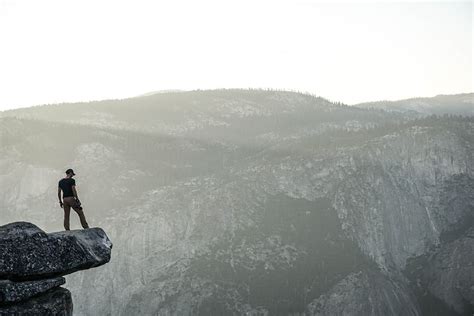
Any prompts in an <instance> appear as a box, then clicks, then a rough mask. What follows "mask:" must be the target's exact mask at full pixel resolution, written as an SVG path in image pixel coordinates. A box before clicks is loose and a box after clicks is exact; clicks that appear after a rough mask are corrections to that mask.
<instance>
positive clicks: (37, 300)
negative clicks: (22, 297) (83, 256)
mask: <svg viewBox="0 0 474 316" xmlns="http://www.w3.org/2000/svg"><path fill="white" fill-rule="evenodd" d="M72 311H73V305H72V299H71V292H69V291H68V290H67V289H64V288H61V287H59V288H55V289H52V290H50V291H48V292H46V293H44V294H42V295H39V296H36V297H34V298H31V299H29V300H27V301H25V302H21V303H18V304H14V305H7V306H0V316H7V315H8V316H11V315H28V316H36V315H38V316H43V315H57V316H70V315H72Z"/></svg>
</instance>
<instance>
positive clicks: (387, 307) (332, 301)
mask: <svg viewBox="0 0 474 316" xmlns="http://www.w3.org/2000/svg"><path fill="white" fill-rule="evenodd" d="M306 314H307V315H318V316H325V315H327V316H332V315H353V316H355V315H361V316H369V315H373V316H377V315H394V316H395V315H421V313H420V310H419V307H418V304H417V303H416V301H415V300H414V299H413V295H412V294H411V293H410V290H409V288H408V286H406V285H405V284H404V282H403V280H398V281H395V280H393V279H391V278H390V277H388V276H386V275H383V274H382V273H380V272H377V271H360V272H358V273H352V274H350V275H348V276H347V277H346V278H344V279H343V280H342V281H340V282H339V283H337V284H336V285H335V286H334V287H333V288H332V289H331V290H329V292H328V293H326V294H324V295H321V296H320V297H319V298H317V299H315V300H314V301H313V302H311V303H310V304H309V305H308V308H307V312H306Z"/></svg>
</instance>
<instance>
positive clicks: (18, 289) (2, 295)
mask: <svg viewBox="0 0 474 316" xmlns="http://www.w3.org/2000/svg"><path fill="white" fill-rule="evenodd" d="M64 283H66V280H65V279H64V278H63V277H57V278H53V279H44V280H35V281H20V282H14V281H10V280H0V305H2V304H5V303H14V302H18V301H23V300H25V299H28V298H30V297H32V296H35V295H37V294H39V293H43V292H46V291H48V290H50V289H52V288H54V287H57V286H60V285H63V284H64Z"/></svg>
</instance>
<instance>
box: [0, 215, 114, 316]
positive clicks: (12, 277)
mask: <svg viewBox="0 0 474 316" xmlns="http://www.w3.org/2000/svg"><path fill="white" fill-rule="evenodd" d="M0 249H1V251H0V315H72V299H71V293H70V292H69V291H68V290H66V289H63V288H60V287H59V286H60V285H63V284H64V283H65V282H66V280H65V279H64V278H63V277H62V276H63V275H66V274H69V273H72V272H75V271H78V270H84V269H89V268H92V267H97V266H100V265H103V264H105V263H107V262H109V260H110V255H111V249H112V243H111V242H110V240H109V238H108V237H107V235H106V234H105V232H104V231H103V230H102V229H100V228H91V229H84V230H74V231H66V232H57V233H51V234H47V233H45V232H44V231H43V230H41V229H40V228H38V227H37V226H35V225H33V224H31V223H28V222H15V223H10V224H7V225H4V226H1V227H0Z"/></svg>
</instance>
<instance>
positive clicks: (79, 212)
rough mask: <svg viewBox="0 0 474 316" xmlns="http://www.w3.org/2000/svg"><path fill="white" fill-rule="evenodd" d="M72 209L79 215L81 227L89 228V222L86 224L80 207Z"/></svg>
mask: <svg viewBox="0 0 474 316" xmlns="http://www.w3.org/2000/svg"><path fill="white" fill-rule="evenodd" d="M74 210H75V211H76V213H77V215H79V219H80V220H81V225H82V228H89V224H87V221H86V217H85V216H84V212H83V211H82V209H79V208H74Z"/></svg>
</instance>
